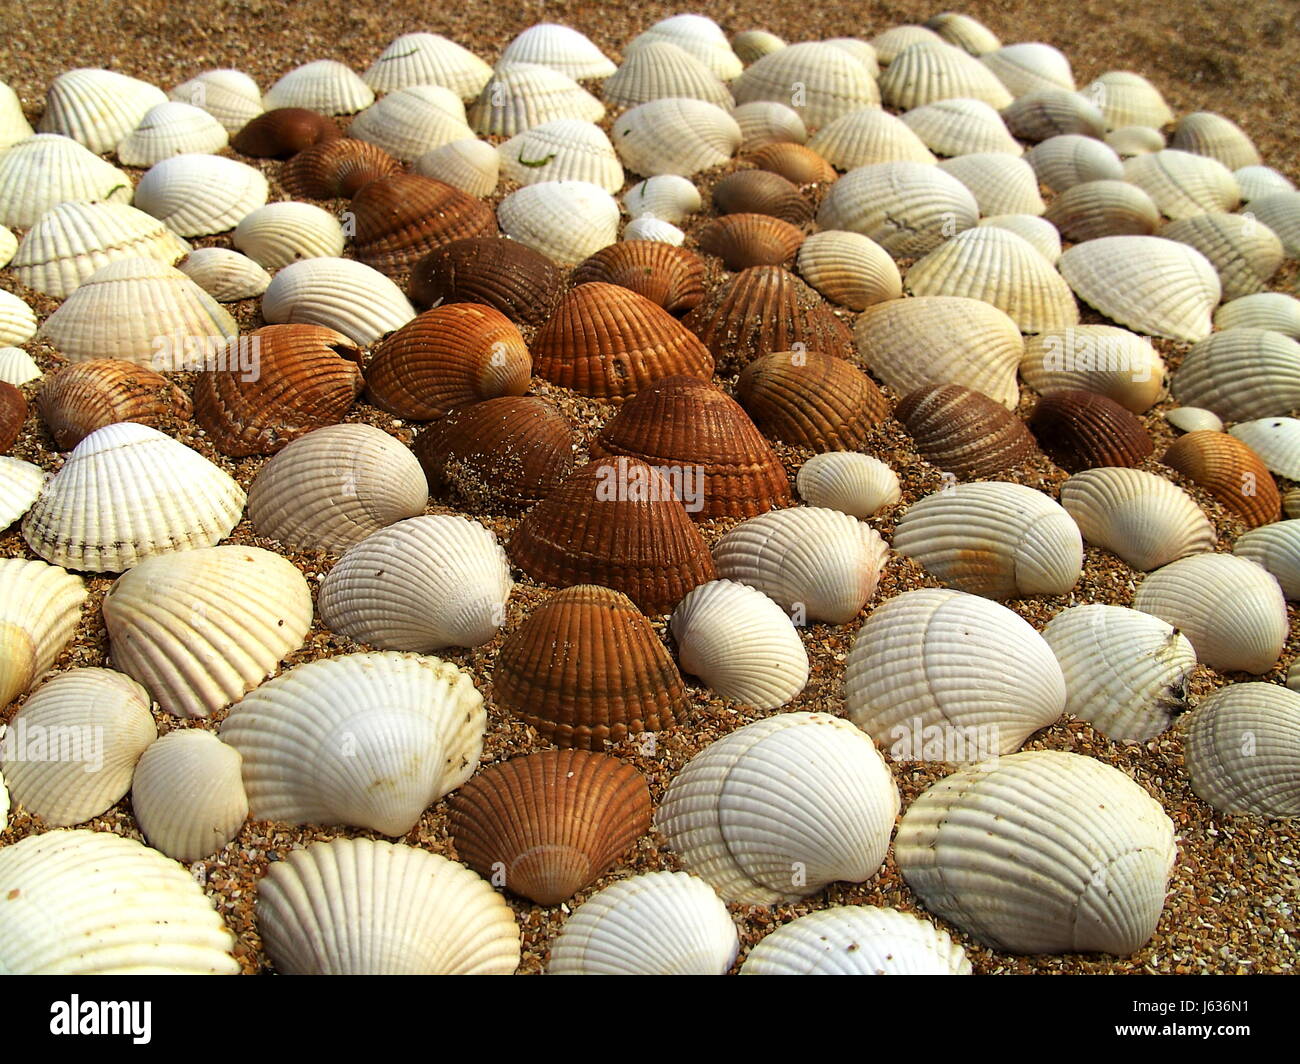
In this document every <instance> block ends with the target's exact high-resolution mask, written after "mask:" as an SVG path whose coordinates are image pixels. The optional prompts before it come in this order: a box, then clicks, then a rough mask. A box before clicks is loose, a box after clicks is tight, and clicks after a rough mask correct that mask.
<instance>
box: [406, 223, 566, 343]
mask: <svg viewBox="0 0 1300 1064" xmlns="http://www.w3.org/2000/svg"><path fill="white" fill-rule="evenodd" d="M563 285H564V272H563V271H562V270H561V269H560V268H559V267H558V266H556V265H555V263H553V262H551V260H550V259H548V258H547V257H546V256H545V255H542V254H539V253H538V252H536V251H534V250H533V249H532V248H529V247H525V246H524V245H523V244H520V243H519V242H518V241H515V240H507V239H504V238H501V237H490V236H489V237H467V238H465V239H464V240H453V241H452V242H451V243H450V244H443V245H441V246H439V247H436V248H434V249H433V250H432V251H430V252H429V253H428V254H427V255H425V256H424V258H422V259H420V261H419V262H417V263H416V264H415V266H413V267H412V269H411V286H410V292H411V300H412V302H413V303H415V305H416V306H417V307H419V308H420V309H421V310H428V309H429V308H431V307H436V306H439V305H441V304H443V303H483V304H486V305H487V306H489V307H492V308H494V309H496V310H499V311H500V312H501V313H502V314H504V315H505V316H506V317H507V318H510V319H511V320H512V321H516V322H522V323H524V324H527V325H540V324H541V323H542V322H543V321H545V320H546V319H547V318H548V317H550V314H551V311H552V310H553V309H554V307H555V303H556V300H557V299H559V296H560V290H561V288H562V287H563Z"/></svg>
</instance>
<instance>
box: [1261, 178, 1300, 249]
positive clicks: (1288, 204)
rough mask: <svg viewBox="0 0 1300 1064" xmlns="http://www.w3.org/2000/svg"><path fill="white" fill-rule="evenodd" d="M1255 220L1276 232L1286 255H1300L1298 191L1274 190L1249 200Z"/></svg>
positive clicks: (1299, 198) (1299, 204)
mask: <svg viewBox="0 0 1300 1064" xmlns="http://www.w3.org/2000/svg"><path fill="white" fill-rule="evenodd" d="M1250 213H1251V214H1253V215H1254V216H1255V220H1256V221H1258V222H1259V223H1261V224H1262V225H1266V226H1268V228H1269V229H1271V230H1273V232H1274V233H1276V234H1277V236H1278V239H1279V240H1281V241H1282V246H1283V247H1284V248H1285V249H1286V253H1287V256H1288V257H1290V258H1296V257H1297V256H1300V192H1275V193H1273V194H1271V195H1268V196H1261V197H1259V198H1258V199H1254V200H1251V202H1250Z"/></svg>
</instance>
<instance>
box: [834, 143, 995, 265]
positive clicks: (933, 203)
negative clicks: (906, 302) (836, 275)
mask: <svg viewBox="0 0 1300 1064" xmlns="http://www.w3.org/2000/svg"><path fill="white" fill-rule="evenodd" d="M978 219H979V207H978V205H977V204H976V202H975V197H974V196H972V195H971V193H970V191H969V190H968V189H967V188H966V186H965V185H963V184H962V183H961V182H960V181H958V180H957V179H956V178H955V177H953V176H952V175H951V174H946V173H944V172H943V171H942V170H940V169H939V168H938V167H935V166H927V165H925V164H924V163H914V162H896V163H877V164H875V165H872V166H862V167H858V168H857V169H855V170H852V171H850V172H849V173H848V174H846V175H845V176H844V177H842V178H840V179H839V180H838V181H836V182H835V184H833V185H832V186H831V190H830V192H829V193H827V195H826V198H825V199H824V200H823V201H822V205H821V208H820V210H818V212H817V224H818V225H819V226H820V227H821V228H822V229H847V230H850V231H851V232H854V233H862V234H863V235H864V236H869V237H871V239H872V240H874V241H875V242H876V243H877V244H879V245H880V246H881V247H883V248H884V249H885V250H886V251H888V252H889V253H890V254H891V255H895V256H899V257H903V256H911V257H915V256H919V255H924V254H926V253H927V252H930V251H933V250H934V249H935V248H937V247H938V246H939V245H940V244H941V243H942V242H943V241H944V240H945V239H947V238H948V237H951V236H954V235H956V234H957V233H960V232H961V231H962V230H963V229H969V228H971V227H972V226H973V225H974V224H975V223H976V221H978Z"/></svg>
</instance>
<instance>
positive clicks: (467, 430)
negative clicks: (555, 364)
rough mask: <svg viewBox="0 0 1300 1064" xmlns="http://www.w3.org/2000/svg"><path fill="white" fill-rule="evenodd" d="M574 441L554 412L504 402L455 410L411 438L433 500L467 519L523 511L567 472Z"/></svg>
mask: <svg viewBox="0 0 1300 1064" xmlns="http://www.w3.org/2000/svg"><path fill="white" fill-rule="evenodd" d="M574 443H575V440H574V434H573V430H572V428H570V426H569V423H568V421H567V420H565V417H564V415H563V414H561V413H560V411H559V409H557V408H556V406H555V404H554V403H552V402H550V401H549V400H547V399H542V398H539V397H538V396H535V395H525V396H502V397H501V398H499V399H488V400H485V401H484V402H481V403H474V404H473V405H472V406H465V407H461V408H460V409H459V410H453V411H452V412H451V413H449V414H448V415H447V416H446V417H444V418H442V420H440V421H435V422H434V423H433V424H432V425H430V426H429V427H428V428H426V429H425V430H424V431H423V432H421V433H420V435H419V436H417V437H416V440H415V445H414V447H413V450H414V451H415V457H416V458H418V459H419V460H420V465H422V466H423V467H424V475H425V477H426V478H427V479H428V481H429V490H430V491H431V492H433V493H435V494H436V493H438V492H448V493H450V494H452V495H454V496H455V497H456V498H457V499H458V500H459V501H460V502H462V503H463V504H464V505H466V506H467V507H468V508H469V509H470V510H473V511H492V512H494V513H495V512H498V511H515V510H523V509H527V508H528V507H529V506H532V505H533V504H534V503H536V502H538V501H540V500H541V499H544V498H545V497H546V496H547V495H549V494H550V493H551V492H552V491H554V490H555V489H556V488H558V487H559V486H560V484H562V483H563V482H564V478H565V477H567V476H568V475H569V474H570V473H571V472H572V471H573V448H574Z"/></svg>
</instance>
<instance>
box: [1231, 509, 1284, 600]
mask: <svg viewBox="0 0 1300 1064" xmlns="http://www.w3.org/2000/svg"><path fill="white" fill-rule="evenodd" d="M1232 553H1233V554H1235V555H1236V556H1237V557H1238V558H1248V559H1249V560H1250V561H1252V562H1255V563H1256V564H1257V565H1262V566H1263V567H1264V568H1265V569H1267V570H1268V571H1269V572H1270V573H1272V574H1273V575H1274V576H1275V577H1276V578H1277V582H1278V584H1279V585H1280V586H1281V588H1282V594H1284V595H1285V596H1286V597H1287V598H1289V599H1291V600H1293V601H1294V600H1297V599H1300V521H1297V520H1294V519H1293V520H1290V521H1275V522H1274V523H1273V524H1271V525H1264V526H1263V527H1262V528H1252V529H1251V530H1250V531H1248V532H1243V533H1242V534H1241V535H1240V536H1239V537H1238V538H1237V542H1236V543H1234V544H1233V547H1232Z"/></svg>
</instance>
